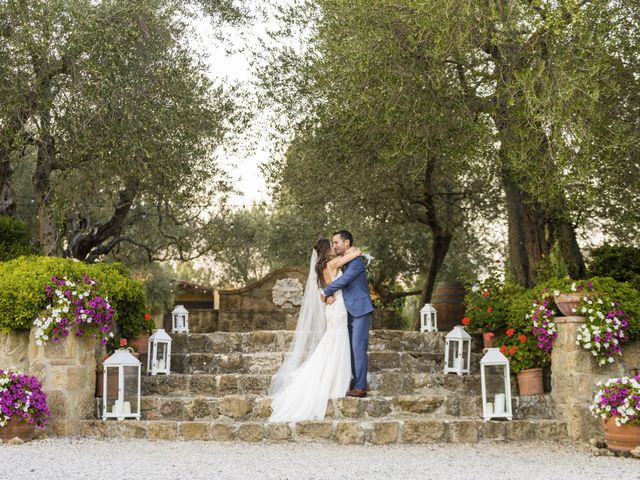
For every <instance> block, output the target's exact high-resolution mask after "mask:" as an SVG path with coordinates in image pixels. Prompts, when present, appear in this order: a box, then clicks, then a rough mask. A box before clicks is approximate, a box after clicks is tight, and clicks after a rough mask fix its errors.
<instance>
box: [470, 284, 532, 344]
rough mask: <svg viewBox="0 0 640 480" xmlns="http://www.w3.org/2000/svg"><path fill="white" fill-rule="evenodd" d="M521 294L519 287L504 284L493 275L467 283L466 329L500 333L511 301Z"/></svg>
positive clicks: (505, 325) (507, 320)
mask: <svg viewBox="0 0 640 480" xmlns="http://www.w3.org/2000/svg"><path fill="white" fill-rule="evenodd" d="M522 294H523V289H522V288H521V287H518V286H517V285H515V284H513V283H507V284H506V285H505V284H503V283H502V282H500V281H498V280H496V279H495V278H493V277H490V278H489V279H487V280H484V281H482V282H480V283H473V284H470V285H467V293H466V295H465V298H464V303H465V306H466V315H467V318H468V319H469V325H468V330H469V331H471V332H476V333H488V332H491V333H494V334H496V335H498V334H500V333H501V332H503V331H504V330H506V328H507V325H508V323H509V318H510V317H509V311H510V308H511V306H512V302H513V301H514V299H517V298H519V296H520V295H522Z"/></svg>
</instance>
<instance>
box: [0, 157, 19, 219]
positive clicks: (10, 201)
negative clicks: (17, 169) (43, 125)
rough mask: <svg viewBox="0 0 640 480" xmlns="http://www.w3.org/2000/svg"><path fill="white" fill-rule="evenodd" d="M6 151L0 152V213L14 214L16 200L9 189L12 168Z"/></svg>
mask: <svg viewBox="0 0 640 480" xmlns="http://www.w3.org/2000/svg"><path fill="white" fill-rule="evenodd" d="M8 157H9V155H8V152H0V215H10V216H13V215H15V214H16V202H15V200H14V198H13V192H12V190H11V174H12V173H13V168H12V167H11V162H10V161H9V158H8Z"/></svg>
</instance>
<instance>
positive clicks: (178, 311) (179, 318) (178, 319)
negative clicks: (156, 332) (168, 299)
mask: <svg viewBox="0 0 640 480" xmlns="http://www.w3.org/2000/svg"><path fill="white" fill-rule="evenodd" d="M171 321H172V325H173V329H172V330H171V331H172V332H173V333H189V312H188V310H187V309H186V308H184V306H182V305H177V306H176V308H174V309H173V312H171Z"/></svg>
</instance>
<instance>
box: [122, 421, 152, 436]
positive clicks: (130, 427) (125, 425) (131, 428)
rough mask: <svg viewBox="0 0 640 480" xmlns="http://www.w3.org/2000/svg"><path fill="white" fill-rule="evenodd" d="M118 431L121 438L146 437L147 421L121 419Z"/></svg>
mask: <svg viewBox="0 0 640 480" xmlns="http://www.w3.org/2000/svg"><path fill="white" fill-rule="evenodd" d="M118 431H119V434H120V435H121V436H122V437H123V438H147V422H144V421H138V420H126V421H122V422H120V425H119V429H118Z"/></svg>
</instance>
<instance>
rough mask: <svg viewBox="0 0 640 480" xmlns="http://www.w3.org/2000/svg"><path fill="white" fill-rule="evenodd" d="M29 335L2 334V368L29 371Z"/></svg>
mask: <svg viewBox="0 0 640 480" xmlns="http://www.w3.org/2000/svg"><path fill="white" fill-rule="evenodd" d="M29 333H30V332H11V333H0V368H2V369H4V370H7V369H14V370H16V371H22V372H28V371H29V355H28V352H29Z"/></svg>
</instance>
